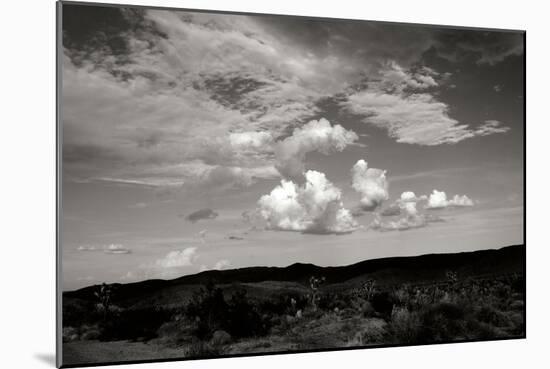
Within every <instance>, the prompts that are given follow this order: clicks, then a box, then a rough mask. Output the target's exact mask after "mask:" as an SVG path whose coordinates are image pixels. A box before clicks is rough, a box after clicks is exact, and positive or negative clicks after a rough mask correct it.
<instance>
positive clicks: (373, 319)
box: [63, 270, 525, 362]
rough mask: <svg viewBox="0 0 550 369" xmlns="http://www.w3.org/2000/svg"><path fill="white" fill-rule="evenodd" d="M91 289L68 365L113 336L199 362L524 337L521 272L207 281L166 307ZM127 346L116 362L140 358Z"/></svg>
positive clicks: (69, 322)
mask: <svg viewBox="0 0 550 369" xmlns="http://www.w3.org/2000/svg"><path fill="white" fill-rule="evenodd" d="M260 287H261V288H260ZM94 288H95V292H94V293H93V294H91V295H90V296H92V297H91V298H90V299H77V298H68V299H66V300H65V301H64V315H63V324H64V328H63V341H64V343H65V348H64V351H65V355H66V358H67V360H68V361H69V362H71V361H70V360H71V358H72V360H73V361H74V360H77V361H78V360H80V361H81V362H87V361H86V360H88V361H90V362H91V361H93V360H94V359H93V357H97V353H98V352H100V353H101V352H102V349H104V348H105V349H106V348H107V347H108V346H109V345H110V344H112V343H115V342H116V343H117V344H121V342H122V343H125V344H126V345H130V346H131V345H135V344H137V343H139V344H141V345H143V347H147V348H148V349H149V350H150V352H151V353H150V355H151V358H154V357H155V355H157V356H158V357H163V356H167V357H171V356H172V357H193V358H201V357H212V356H220V355H231V354H246V353H258V352H268V351H274V352H281V351H293V350H309V349H331V348H338V347H355V346H378V345H403V344H427V343H437V342H451V341H464V340H484V339H499V338H509V337H522V336H523V335H524V334H525V325H524V292H525V291H524V279H523V275H522V274H520V273H508V274H501V275H488V276H477V277H471V276H465V277H462V278H461V275H460V274H459V273H457V272H456V271H453V270H447V271H445V272H444V273H442V275H441V278H439V279H438V280H437V281H432V282H429V281H428V282H426V281H424V282H421V283H398V284H391V283H384V281H382V280H381V281H377V280H374V279H372V278H365V279H362V280H354V281H350V282H347V283H343V284H342V283H339V284H330V283H326V279H325V278H324V276H322V275H311V276H310V277H309V278H306V279H305V280H304V281H303V282H295V283H288V282H285V283H283V282H269V281H268V282H262V283H230V284H218V285H216V284H214V283H212V282H207V283H204V284H203V285H198V286H187V287H182V288H186V289H187V293H186V294H183V295H181V296H183V297H181V299H180V300H178V301H173V300H174V298H172V299H169V300H168V301H170V303H169V304H168V303H166V302H165V301H166V299H163V297H162V296H155V297H153V298H150V299H149V300H148V301H149V302H147V303H143V301H134V302H132V303H129V302H124V301H122V300H121V303H120V304H117V303H116V301H117V288H116V286H109V285H101V286H95V287H94ZM122 347H125V346H124V345H122ZM88 349H89V350H92V351H93V355H96V356H93V355H92V354H90V355H87V350H88ZM120 352H122V355H118V356H116V357H115V358H114V360H113V361H120V360H131V359H133V358H132V357H128V358H126V357H125V356H124V349H123V350H121V351H120ZM168 353H169V354H168ZM71 355H73V356H74V355H76V356H74V357H73V356H71ZM98 359H101V360H105V357H99V358H98ZM107 360H108V359H107Z"/></svg>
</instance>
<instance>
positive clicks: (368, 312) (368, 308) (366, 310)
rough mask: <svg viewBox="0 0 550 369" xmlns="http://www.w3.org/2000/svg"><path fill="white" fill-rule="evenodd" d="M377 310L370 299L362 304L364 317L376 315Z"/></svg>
mask: <svg viewBox="0 0 550 369" xmlns="http://www.w3.org/2000/svg"><path fill="white" fill-rule="evenodd" d="M375 312H376V311H375V310H374V308H373V307H372V304H371V303H370V302H369V301H365V302H364V303H363V304H362V305H361V315H362V316H363V317H365V318H370V317H372V316H374V314H375Z"/></svg>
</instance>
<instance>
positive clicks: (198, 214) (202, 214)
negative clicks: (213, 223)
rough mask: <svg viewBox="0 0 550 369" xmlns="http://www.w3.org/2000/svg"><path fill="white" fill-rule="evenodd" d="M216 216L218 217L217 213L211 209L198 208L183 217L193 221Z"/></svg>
mask: <svg viewBox="0 0 550 369" xmlns="http://www.w3.org/2000/svg"><path fill="white" fill-rule="evenodd" d="M217 217H218V213H217V212H215V211H214V210H212V209H200V210H197V211H194V212H192V213H191V214H189V215H187V216H186V217H185V219H187V220H188V221H190V222H191V223H195V222H198V221H199V220H204V219H216V218H217Z"/></svg>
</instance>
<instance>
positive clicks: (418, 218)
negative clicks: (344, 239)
mask: <svg viewBox="0 0 550 369" xmlns="http://www.w3.org/2000/svg"><path fill="white" fill-rule="evenodd" d="M426 200H428V197H427V196H425V195H422V196H416V194H415V193H414V192H412V191H405V192H403V193H401V196H400V197H399V198H398V199H397V200H396V201H395V203H394V204H392V205H391V206H390V207H388V208H386V209H385V211H383V212H381V213H380V214H378V213H377V214H375V218H374V220H373V221H372V222H371V224H370V226H369V227H370V228H371V229H374V230H378V231H383V232H387V231H406V230H409V229H415V228H422V227H425V226H427V225H428V224H429V223H438V222H444V221H445V220H444V219H443V218H441V217H437V216H434V215H432V214H422V213H420V211H419V209H418V208H417V204H418V202H420V201H426ZM401 214H403V216H402V217H400V218H397V219H392V220H388V221H385V220H382V218H381V217H390V216H392V217H396V216H399V215H401Z"/></svg>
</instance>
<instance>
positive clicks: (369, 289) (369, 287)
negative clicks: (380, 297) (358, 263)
mask: <svg viewBox="0 0 550 369" xmlns="http://www.w3.org/2000/svg"><path fill="white" fill-rule="evenodd" d="M375 285H376V281H375V280H374V279H368V280H366V281H365V283H363V291H364V294H365V298H366V299H367V300H370V299H371V297H372V295H373V293H374V290H375Z"/></svg>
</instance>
